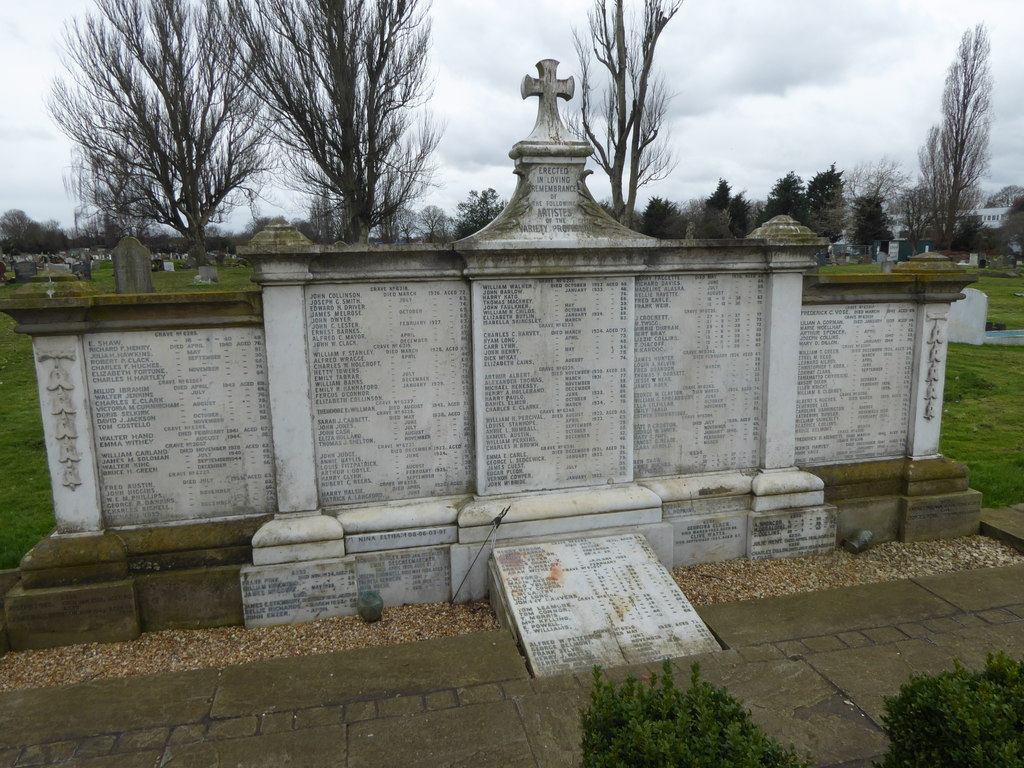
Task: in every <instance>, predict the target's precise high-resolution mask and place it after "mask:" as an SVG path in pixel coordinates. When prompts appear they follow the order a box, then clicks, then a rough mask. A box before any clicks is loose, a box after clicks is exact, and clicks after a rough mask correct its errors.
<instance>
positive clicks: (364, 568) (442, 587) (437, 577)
mask: <svg viewBox="0 0 1024 768" xmlns="http://www.w3.org/2000/svg"><path fill="white" fill-rule="evenodd" d="M355 560H356V584H357V585H358V587H359V591H360V592H362V591H364V590H368V589H372V590H374V591H376V592H379V593H380V596H381V597H382V598H383V599H384V605H385V606H393V605H404V604H405V603H440V602H445V601H447V600H448V599H449V598H450V597H451V591H452V587H451V582H452V576H451V573H452V568H451V558H450V555H449V553H448V547H416V548H415V549H398V550H391V551H387V552H371V553H369V554H362V555H356V556H355Z"/></svg>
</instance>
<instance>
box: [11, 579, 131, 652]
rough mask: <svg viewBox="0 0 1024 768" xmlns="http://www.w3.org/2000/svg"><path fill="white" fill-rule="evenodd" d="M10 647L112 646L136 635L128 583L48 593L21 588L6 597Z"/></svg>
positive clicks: (82, 586) (129, 582)
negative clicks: (75, 644) (96, 644)
mask: <svg viewBox="0 0 1024 768" xmlns="http://www.w3.org/2000/svg"><path fill="white" fill-rule="evenodd" d="M6 603H7V605H6V613H7V632H8V637H9V639H10V645H11V648H12V649H14V650H16V651H22V650H27V649H30V648H52V647H54V646H58V645H71V644H74V643H115V642H123V641H127V640H134V639H135V638H136V637H138V636H139V631H140V625H139V610H138V607H137V604H136V601H135V587H134V585H133V583H132V582H131V581H130V580H123V581H109V582H104V583H102V584H85V585H80V586H75V587H58V588H54V589H28V590H27V589H24V588H23V587H22V586H20V585H18V586H16V587H14V588H13V589H12V590H11V591H10V592H8V593H7V596H6Z"/></svg>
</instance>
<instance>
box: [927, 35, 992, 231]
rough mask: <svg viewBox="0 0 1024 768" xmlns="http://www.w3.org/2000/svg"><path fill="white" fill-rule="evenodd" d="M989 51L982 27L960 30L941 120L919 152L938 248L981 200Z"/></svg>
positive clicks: (988, 110) (987, 126) (988, 120)
mask: <svg viewBox="0 0 1024 768" xmlns="http://www.w3.org/2000/svg"><path fill="white" fill-rule="evenodd" d="M990 49H991V46H990V45H989V39H988V31H987V30H986V29H985V25H984V24H979V25H977V26H976V27H975V28H974V29H973V30H967V31H966V32H964V34H963V37H962V38H961V39H960V48H959V50H958V51H957V55H956V58H955V59H954V60H953V63H952V64H950V66H949V71H948V72H947V73H946V85H945V88H944V89H943V92H942V122H940V123H939V124H938V125H936V126H933V127H932V128H931V130H929V132H928V139H927V141H926V142H925V145H924V146H923V147H922V148H921V150H920V152H919V153H918V157H919V160H920V163H921V177H922V180H923V182H924V184H925V185H926V187H927V189H928V196H929V201H930V202H929V205H930V207H931V209H932V216H933V220H934V227H935V233H936V240H937V245H938V246H939V247H940V248H949V247H950V245H951V244H952V241H953V236H954V233H955V232H956V227H957V222H958V221H959V220H960V218H961V217H962V216H964V215H965V214H966V213H968V212H969V211H970V210H971V209H972V208H974V207H976V205H977V203H978V201H979V200H980V190H979V187H978V183H979V181H980V180H981V177H982V176H983V175H984V174H985V172H986V171H987V170H988V163H989V150H988V140H989V129H990V125H991V118H990V113H991V110H992V75H991V73H990V71H989V65H988V57H989V52H990Z"/></svg>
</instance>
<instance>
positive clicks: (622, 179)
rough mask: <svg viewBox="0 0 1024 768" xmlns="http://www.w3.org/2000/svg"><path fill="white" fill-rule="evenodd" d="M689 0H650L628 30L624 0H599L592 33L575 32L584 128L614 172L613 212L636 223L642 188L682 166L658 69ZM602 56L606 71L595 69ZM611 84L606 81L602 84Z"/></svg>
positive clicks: (602, 164) (610, 172)
mask: <svg viewBox="0 0 1024 768" xmlns="http://www.w3.org/2000/svg"><path fill="white" fill-rule="evenodd" d="M682 2H683V0H644V10H643V17H642V18H641V19H640V20H639V22H638V23H636V24H634V25H632V27H631V28H630V29H627V25H626V19H625V12H624V9H623V0H611V7H609V2H608V0H594V5H593V7H591V9H590V11H589V12H588V14H587V29H586V31H585V32H581V31H580V30H576V29H574V30H573V45H574V47H575V48H576V55H577V57H578V58H579V62H580V94H581V98H580V114H579V119H580V122H581V123H582V130H581V131H580V133H582V135H583V136H585V137H586V138H587V139H588V140H589V141H590V142H591V144H593V145H594V148H595V151H596V155H595V159H596V161H597V164H598V165H599V166H600V167H601V169H602V170H603V171H604V172H605V173H606V174H607V175H608V181H609V183H610V185H611V190H612V215H614V216H615V218H617V219H618V220H619V221H620V222H622V223H623V224H626V225H627V226H628V225H630V224H631V223H632V219H633V213H634V210H635V208H636V192H637V189H638V188H640V187H642V186H643V185H644V184H648V183H650V182H652V181H656V180H658V179H662V178H664V177H665V176H666V175H667V174H668V173H669V172H670V171H671V169H672V168H673V167H674V164H675V163H674V160H673V158H672V154H671V152H670V150H669V148H668V143H667V141H666V133H665V130H664V125H665V117H666V114H667V111H668V103H669V101H670V99H671V95H670V94H669V92H668V89H667V87H666V86H665V84H664V81H663V80H662V79H661V78H659V77H658V76H657V75H656V74H653V73H652V72H653V68H654V52H655V49H656V47H657V44H658V39H659V37H660V36H661V33H662V31H663V30H664V29H665V26H666V25H667V24H668V22H669V21H670V20H671V19H672V17H673V16H675V14H676V12H677V11H678V10H679V8H680V6H681V5H682ZM594 61H596V62H597V64H598V65H600V68H601V69H603V72H601V73H600V74H598V73H596V72H595V71H594V65H593V62H594ZM602 81H603V82H604V85H600V83H601V82H602Z"/></svg>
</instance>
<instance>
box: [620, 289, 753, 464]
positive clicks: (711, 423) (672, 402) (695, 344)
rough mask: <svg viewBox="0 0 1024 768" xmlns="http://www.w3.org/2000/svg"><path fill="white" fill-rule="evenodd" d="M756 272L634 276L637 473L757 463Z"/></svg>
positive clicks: (635, 444)
mask: <svg viewBox="0 0 1024 768" xmlns="http://www.w3.org/2000/svg"><path fill="white" fill-rule="evenodd" d="M764 301H765V278H764V276H763V275H730V274H721V275H719V274H712V275H651V276H645V277H638V278H637V280H636V341H635V344H636V369H635V370H636V374H635V375H636V383H635V385H634V386H635V390H634V402H635V410H634V413H635V416H634V454H633V455H634V463H633V468H634V473H635V476H636V477H651V476H658V475H671V474H685V473H690V472H707V471H712V470H718V469H731V468H736V467H753V466H756V465H757V463H758V446H759V444H760V439H761V397H762V374H761V371H762V347H763V344H762V340H763V332H762V330H763V325H764Z"/></svg>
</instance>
